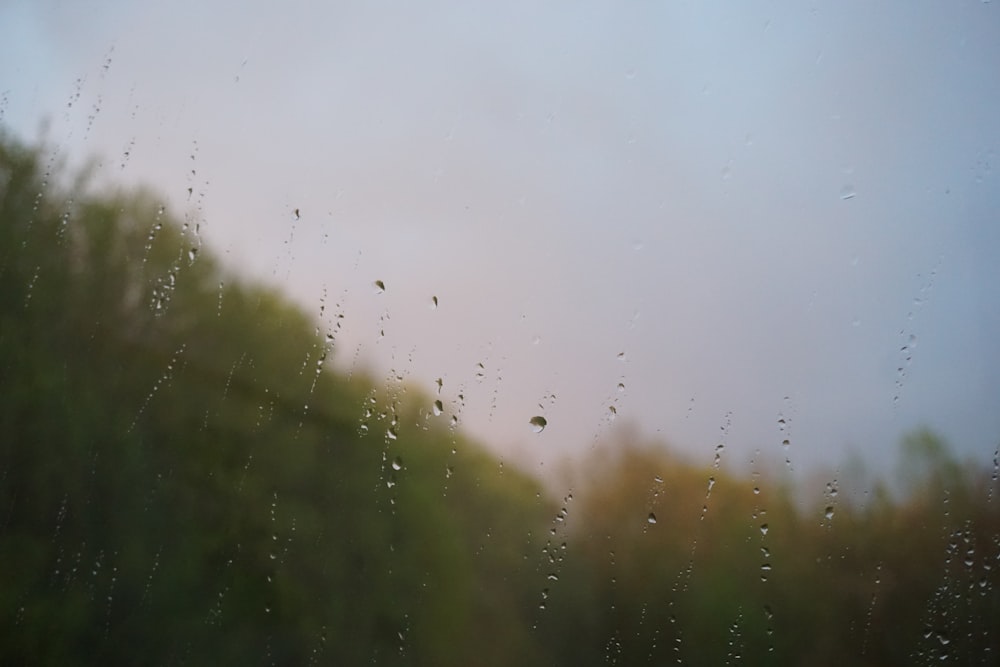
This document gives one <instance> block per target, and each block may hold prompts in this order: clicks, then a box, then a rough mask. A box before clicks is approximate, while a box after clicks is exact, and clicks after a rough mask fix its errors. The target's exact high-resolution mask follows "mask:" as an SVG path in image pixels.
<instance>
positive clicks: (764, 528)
mask: <svg viewBox="0 0 1000 667" xmlns="http://www.w3.org/2000/svg"><path fill="white" fill-rule="evenodd" d="M768 530H770V529H769V528H768V526H767V524H766V523H762V524H760V534H761V535H767V531H768Z"/></svg>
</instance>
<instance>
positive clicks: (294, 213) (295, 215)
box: [292, 209, 302, 220]
mask: <svg viewBox="0 0 1000 667" xmlns="http://www.w3.org/2000/svg"><path fill="white" fill-rule="evenodd" d="M292 217H294V218H295V219H296V220H298V219H299V218H300V217H302V216H301V215H299V209H295V210H294V211H292Z"/></svg>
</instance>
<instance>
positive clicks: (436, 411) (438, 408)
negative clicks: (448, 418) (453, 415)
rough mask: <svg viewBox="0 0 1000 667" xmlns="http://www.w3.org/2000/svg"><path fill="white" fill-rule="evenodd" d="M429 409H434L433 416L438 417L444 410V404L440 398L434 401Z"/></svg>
mask: <svg viewBox="0 0 1000 667" xmlns="http://www.w3.org/2000/svg"><path fill="white" fill-rule="evenodd" d="M431 410H433V411H434V416H435V417H440V416H441V413H442V412H444V404H442V403H441V401H440V400H437V401H434V405H433V406H432V407H431Z"/></svg>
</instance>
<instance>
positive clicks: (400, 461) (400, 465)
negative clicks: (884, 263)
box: [392, 456, 403, 470]
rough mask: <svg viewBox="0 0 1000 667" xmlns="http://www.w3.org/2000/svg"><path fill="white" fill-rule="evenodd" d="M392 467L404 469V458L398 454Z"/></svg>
mask: <svg viewBox="0 0 1000 667" xmlns="http://www.w3.org/2000/svg"><path fill="white" fill-rule="evenodd" d="M392 469H393V470H402V469H403V459H401V458H400V457H398V456H397V457H396V458H394V459H393V460H392Z"/></svg>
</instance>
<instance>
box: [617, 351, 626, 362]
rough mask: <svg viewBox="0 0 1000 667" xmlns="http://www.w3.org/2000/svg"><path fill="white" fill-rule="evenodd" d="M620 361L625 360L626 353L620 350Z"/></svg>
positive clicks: (618, 357)
mask: <svg viewBox="0 0 1000 667" xmlns="http://www.w3.org/2000/svg"><path fill="white" fill-rule="evenodd" d="M617 359H618V361H625V353H624V352H619V353H618V356H617Z"/></svg>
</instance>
